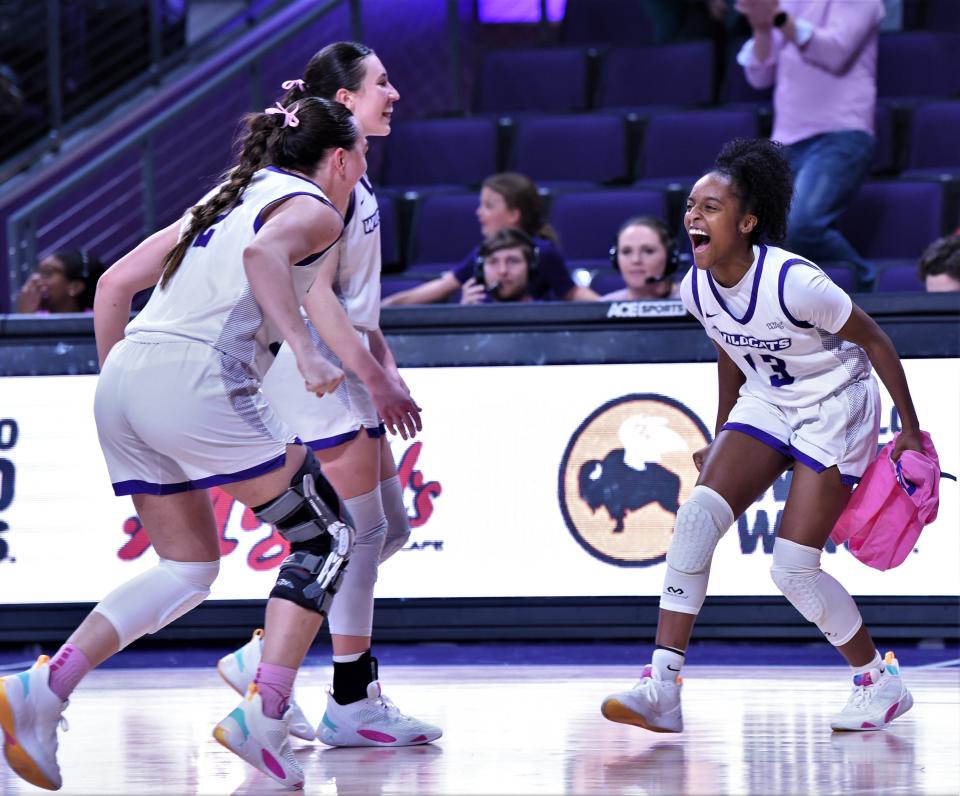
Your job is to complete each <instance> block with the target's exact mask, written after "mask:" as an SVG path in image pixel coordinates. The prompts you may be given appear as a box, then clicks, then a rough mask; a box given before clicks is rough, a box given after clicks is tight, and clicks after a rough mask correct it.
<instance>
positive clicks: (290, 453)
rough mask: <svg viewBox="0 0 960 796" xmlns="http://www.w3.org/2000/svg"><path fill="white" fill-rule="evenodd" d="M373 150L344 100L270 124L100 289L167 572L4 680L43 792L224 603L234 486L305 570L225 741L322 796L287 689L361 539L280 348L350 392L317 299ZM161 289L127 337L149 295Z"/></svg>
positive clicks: (15, 732) (131, 461)
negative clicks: (296, 741)
mask: <svg viewBox="0 0 960 796" xmlns="http://www.w3.org/2000/svg"><path fill="white" fill-rule="evenodd" d="M365 151H366V141H365V138H364V137H363V134H362V128H361V127H360V126H359V124H358V122H357V121H356V119H355V118H354V117H353V115H352V114H351V113H350V112H349V111H348V110H347V109H346V108H345V107H344V106H343V105H341V104H339V103H336V102H330V101H327V100H321V99H317V98H313V97H311V98H305V99H303V100H301V101H300V102H298V103H294V104H292V105H290V106H287V107H279V106H278V107H275V108H272V109H268V110H267V111H266V112H265V113H261V114H251V116H250V117H249V119H248V131H247V134H246V136H245V138H244V142H243V150H242V154H241V157H240V159H239V162H238V163H237V165H236V166H235V167H234V168H233V169H231V171H230V172H229V173H228V175H227V179H226V181H225V182H224V183H222V184H221V185H220V186H218V187H217V188H215V189H214V190H213V191H211V192H210V193H209V194H207V195H206V196H205V197H204V198H203V199H202V200H201V202H200V203H199V204H198V205H197V206H195V207H193V208H192V209H191V210H190V211H189V212H188V213H187V214H186V215H185V216H184V218H183V220H182V222H178V223H175V224H172V225H170V226H169V227H167V228H166V229H164V230H162V231H160V232H158V233H156V234H154V235H153V236H152V237H150V238H148V239H147V240H146V241H144V242H143V243H141V244H140V245H139V246H138V247H137V248H136V249H135V250H134V251H133V252H131V253H130V254H128V255H126V256H125V257H123V258H122V259H121V260H120V261H119V262H117V263H116V264H115V265H114V266H113V267H112V268H111V269H110V270H109V271H107V273H106V274H105V275H104V277H103V278H102V279H101V280H100V283H99V287H98V291H97V295H96V300H95V327H96V337H97V349H98V352H99V354H100V359H101V365H102V372H101V376H100V380H99V383H98V385H97V394H96V401H95V413H96V420H97V429H98V433H99V435H100V442H101V445H102V447H103V452H104V456H105V458H106V462H107V469H108V471H109V473H110V478H111V481H112V482H113V486H114V490H115V492H116V494H117V495H131V496H132V498H133V502H134V506H135V508H136V510H137V513H138V515H139V517H140V520H141V521H142V523H143V526H144V529H145V530H146V532H147V535H148V537H149V539H150V542H151V544H152V545H153V546H154V548H155V549H156V551H157V554H158V555H159V562H158V563H157V565H156V566H154V567H152V568H150V569H148V570H147V571H145V572H143V573H142V574H140V575H138V576H137V577H135V578H133V579H132V580H130V581H128V582H127V583H125V584H123V585H122V586H120V587H119V588H117V589H115V590H114V591H113V592H111V593H110V594H108V595H107V596H106V597H105V598H104V599H103V600H102V601H101V602H100V603H99V604H98V605H97V606H96V608H94V610H93V612H92V613H91V614H89V615H88V616H87V618H86V619H85V620H84V622H83V623H82V624H81V625H80V627H79V628H78V629H77V630H76V631H75V632H74V633H73V634H72V635H71V637H70V639H69V640H68V642H67V644H65V645H64V646H63V647H62V648H61V649H60V650H59V651H58V652H57V654H56V655H55V656H54V658H53V660H49V659H48V658H47V657H46V656H41V658H40V659H39V661H38V662H37V664H36V665H35V666H34V667H33V668H31V669H30V670H28V671H26V672H23V673H21V674H18V675H14V676H12V677H8V678H4V679H3V680H0V717H2V718H0V723H2V726H3V731H4V738H5V744H4V752H5V755H6V757H7V760H8V762H9V763H10V765H11V766H12V768H13V769H14V770H15V771H16V772H17V773H18V774H19V775H20V776H22V777H23V778H24V779H26V780H28V781H29V782H31V783H33V784H35V785H37V786H39V787H44V788H49V789H57V788H59V787H60V785H61V776H60V769H59V766H58V764H57V757H56V752H57V726H58V723H59V721H60V719H61V714H62V711H63V709H64V708H65V707H66V705H67V698H68V696H69V695H70V693H71V692H72V690H73V688H74V687H75V686H76V685H77V683H78V682H79V681H80V679H81V678H82V677H83V676H84V675H85V674H86V673H87V672H88V671H89V670H90V669H91V668H93V667H94V666H97V665H99V664H100V663H102V662H103V661H104V660H106V659H107V658H109V657H111V656H112V655H114V654H115V653H116V652H118V651H119V650H121V649H123V648H124V647H126V646H127V645H128V644H130V643H131V642H132V641H135V640H136V639H138V638H140V637H141V636H142V635H144V634H146V633H155V632H157V631H158V630H160V629H161V628H162V627H165V626H166V625H168V624H169V623H170V622H172V621H174V620H175V619H177V618H178V617H180V616H182V615H183V614H185V613H187V612H188V611H189V610H191V609H192V608H194V607H195V606H197V605H199V604H200V603H201V602H202V601H203V600H204V598H206V596H207V595H208V594H209V593H210V586H211V585H212V583H213V582H214V579H215V578H216V576H217V574H218V571H219V565H220V562H219V540H218V538H217V532H216V525H215V523H214V517H213V511H212V507H211V505H210V500H209V497H208V496H207V494H206V491H205V487H208V486H212V485H218V486H220V487H221V488H222V489H223V490H225V491H226V492H228V493H229V494H230V495H231V496H233V497H234V498H236V499H237V500H239V501H240V502H242V503H244V504H246V505H247V506H250V507H251V508H253V510H254V512H255V513H256V514H257V516H258V517H260V518H261V519H263V520H264V521H268V522H271V523H274V524H276V525H277V527H278V529H279V530H280V533H281V534H282V535H284V536H285V537H286V538H287V539H289V540H290V543H291V555H290V556H289V557H288V558H287V559H286V560H285V561H284V564H283V565H282V570H281V578H279V579H278V583H277V586H276V587H275V589H274V591H273V596H274V597H275V598H277V599H275V600H274V602H275V603H276V605H275V610H274V612H273V613H272V614H271V616H270V622H269V625H268V627H269V629H270V634H269V639H270V642H269V643H268V645H267V647H266V648H265V649H264V654H263V663H262V665H261V672H258V674H257V678H256V682H255V683H254V684H252V685H251V687H250V689H249V691H248V694H247V696H246V698H245V699H244V700H243V701H242V703H241V705H240V706H239V707H238V708H237V709H236V710H234V711H233V713H231V714H230V716H229V717H227V718H226V719H224V720H223V721H222V722H221V723H220V724H219V725H218V726H217V729H216V732H215V737H216V738H217V740H218V741H220V743H222V744H223V745H224V746H226V747H227V748H229V749H230V750H231V751H233V752H235V753H237V754H238V755H240V756H241V757H242V758H244V759H245V760H247V761H248V762H250V763H251V764H253V765H254V766H256V767H257V768H259V769H260V770H261V771H263V772H264V773H265V774H267V775H269V776H271V777H273V778H274V779H275V780H277V781H278V782H281V783H283V784H284V785H287V786H289V787H300V786H302V784H303V773H302V770H301V768H300V765H299V764H298V763H297V761H296V759H295V758H294V757H293V754H292V752H291V750H290V747H289V742H288V741H287V740H286V739H287V733H288V730H289V728H288V719H289V711H287V712H286V718H285V717H284V705H283V697H282V686H283V684H282V682H281V683H279V685H278V683H277V677H276V672H277V671H278V670H281V674H282V673H283V671H286V670H287V668H290V667H292V668H293V669H294V670H295V668H296V667H297V666H299V664H300V662H301V661H302V659H303V656H304V654H305V653H306V649H307V647H308V646H309V644H310V642H311V641H312V640H313V637H314V635H315V634H316V631H317V628H318V627H319V625H320V623H321V621H322V617H323V615H324V614H325V613H326V611H328V610H329V605H330V601H331V599H332V595H333V593H334V592H335V590H336V586H337V584H338V582H339V580H340V577H341V569H342V567H343V565H344V563H345V561H346V559H347V557H348V556H349V553H350V547H351V545H352V535H353V532H352V529H350V527H349V526H348V525H346V524H345V523H344V522H343V521H342V520H341V516H340V515H341V507H340V502H339V500H338V498H337V495H336V493H335V492H334V490H333V489H332V487H331V486H330V485H329V483H328V482H327V481H326V479H325V478H324V477H323V476H322V475H321V473H320V467H319V465H318V464H317V462H316V461H315V459H314V456H313V453H312V452H311V451H310V450H309V449H308V448H306V447H305V446H303V445H302V444H300V440H299V439H298V437H297V435H296V434H295V433H294V432H293V431H292V430H291V428H290V427H289V426H288V425H287V424H286V423H284V422H283V421H282V420H281V419H280V418H279V417H278V415H277V414H276V413H275V412H274V411H273V408H272V407H271V406H270V404H269V403H268V402H267V401H266V400H265V399H264V396H263V394H262V393H261V392H260V391H259V386H260V382H261V380H262V376H263V371H264V368H265V366H266V363H267V362H268V360H269V359H270V353H269V351H268V349H267V343H268V341H269V340H270V339H272V337H275V336H280V337H281V338H282V339H283V340H284V341H285V342H286V343H287V344H289V345H290V347H291V350H292V351H294V352H295V359H296V363H297V367H298V373H299V381H298V383H297V385H296V386H297V387H298V388H299V389H300V391H302V392H304V393H305V394H308V395H311V396H312V397H313V400H317V396H319V395H322V394H324V393H326V392H329V391H330V390H332V389H336V387H337V385H338V384H339V383H340V381H341V380H342V378H343V374H342V372H341V371H340V370H339V368H337V367H336V366H334V365H332V364H331V363H329V362H328V361H327V360H326V359H324V358H323V357H322V356H321V354H320V353H319V351H318V350H317V348H316V346H315V345H314V343H313V341H312V339H311V338H310V335H309V333H308V332H307V330H306V328H305V326H304V323H303V320H302V318H301V315H300V302H301V301H302V298H303V295H304V294H305V292H306V290H307V288H308V286H309V284H310V282H311V281H312V280H313V278H314V277H315V275H316V270H317V266H316V265H311V264H310V263H312V262H315V261H316V260H317V257H318V256H320V255H322V254H323V253H324V252H325V251H327V250H328V249H329V248H330V247H331V246H333V245H334V244H335V243H336V242H337V240H339V238H340V235H341V233H342V230H343V219H342V216H341V213H340V212H339V211H338V210H337V209H336V208H335V206H334V203H339V204H340V205H341V206H344V207H345V206H346V203H347V200H348V197H349V195H350V192H351V191H352V190H353V187H354V186H355V185H356V182H357V180H358V179H359V178H360V176H361V175H362V174H363V173H364V171H365V170H366V158H365ZM158 281H159V283H160V285H159V287H158V288H157V289H156V290H155V291H154V293H153V296H152V297H151V299H150V301H149V303H148V304H147V306H146V307H145V308H144V310H143V311H142V312H141V313H140V314H139V315H138V317H137V318H136V319H135V320H134V321H133V322H131V323H129V325H127V326H126V330H125V331H124V325H125V324H127V322H128V321H129V318H130V300H131V298H132V297H133V295H134V293H136V292H137V291H139V290H142V289H144V288H146V287H149V286H152V285H154V284H156V283H157V282H158ZM304 638H306V645H304ZM281 679H282V678H281ZM291 683H292V679H291ZM287 695H289V690H288V691H287Z"/></svg>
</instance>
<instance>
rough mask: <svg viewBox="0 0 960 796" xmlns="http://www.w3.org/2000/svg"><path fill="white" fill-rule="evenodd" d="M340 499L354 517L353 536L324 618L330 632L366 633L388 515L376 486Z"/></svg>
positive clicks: (370, 626)
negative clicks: (384, 510) (343, 569)
mask: <svg viewBox="0 0 960 796" xmlns="http://www.w3.org/2000/svg"><path fill="white" fill-rule="evenodd" d="M343 502H344V503H345V504H346V506H347V510H348V511H349V512H350V516H351V517H353V522H354V526H353V527H354V528H355V530H356V536H355V537H354V542H353V551H352V552H351V553H350V560H349V562H348V563H347V568H346V571H345V572H344V573H343V579H342V580H341V581H340V587H339V588H338V589H337V593H336V596H334V598H333V605H332V606H331V607H330V614H329V616H328V617H327V621H328V623H329V627H330V632H331V633H334V634H336V635H338V636H369V635H370V634H371V633H372V632H373V588H374V586H376V584H377V567H378V566H379V563H380V551H381V549H382V548H383V540H384V538H385V536H386V533H387V518H386V517H385V516H384V513H383V503H382V502H381V500H380V488H379V487H377V488H376V489H374V490H372V491H370V492H367V493H366V494H363V495H358V496H357V497H353V498H349V499H347V500H345V501H343Z"/></svg>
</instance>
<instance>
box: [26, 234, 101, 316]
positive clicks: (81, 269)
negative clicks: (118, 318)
mask: <svg viewBox="0 0 960 796" xmlns="http://www.w3.org/2000/svg"><path fill="white" fill-rule="evenodd" d="M102 273H103V263H101V262H100V260H98V259H97V258H96V257H94V256H93V255H92V254H90V253H89V252H88V251H86V250H84V249H61V250H60V251H55V252H54V253H53V254H50V255H48V256H46V257H44V258H43V259H42V260H41V261H40V263H39V264H38V265H37V268H36V270H35V271H34V272H33V273H32V274H31V275H30V276H29V278H28V279H27V281H26V282H25V283H24V285H23V288H21V290H20V293H19V294H18V295H17V302H16V308H15V309H14V312H18V313H28V312H49V313H56V312H87V311H88V310H92V309H93V294H94V293H95V292H96V289H97V280H98V279H99V278H100V275H101V274H102Z"/></svg>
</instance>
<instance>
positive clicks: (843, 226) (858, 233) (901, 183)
mask: <svg viewBox="0 0 960 796" xmlns="http://www.w3.org/2000/svg"><path fill="white" fill-rule="evenodd" d="M837 226H838V227H839V229H840V231H841V232H842V233H843V234H844V235H845V236H846V238H847V240H849V241H850V243H851V244H853V247H854V248H855V249H856V250H857V251H858V252H859V253H860V254H861V255H862V256H863V257H865V258H866V259H868V260H876V259H883V258H890V257H903V258H919V257H920V254H921V253H922V252H923V250H924V248H925V247H926V246H927V245H928V244H929V243H930V241H932V240H934V239H935V238H938V237H940V235H942V234H943V188H942V186H941V185H940V184H939V183H936V182H919V181H918V182H910V181H907V180H896V181H890V182H872V183H866V184H865V185H864V186H863V187H862V188H861V189H860V192H859V193H858V194H857V197H856V199H855V200H854V202H853V204H852V205H851V207H850V209H848V210H847V211H846V212H845V213H844V214H843V215H842V216H841V217H840V219H839V222H838V225H837Z"/></svg>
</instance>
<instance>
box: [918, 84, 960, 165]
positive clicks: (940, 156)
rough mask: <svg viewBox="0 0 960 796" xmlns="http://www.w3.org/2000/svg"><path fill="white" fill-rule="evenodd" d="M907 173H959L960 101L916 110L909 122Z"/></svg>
mask: <svg viewBox="0 0 960 796" xmlns="http://www.w3.org/2000/svg"><path fill="white" fill-rule="evenodd" d="M907 168H909V169H941V168H942V169H953V170H958V169H960V101H956V100H955V101H953V102H931V103H929V104H928V105H921V106H919V107H918V108H915V109H914V111H913V115H912V117H911V121H910V151H909V154H908V155H907Z"/></svg>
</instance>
